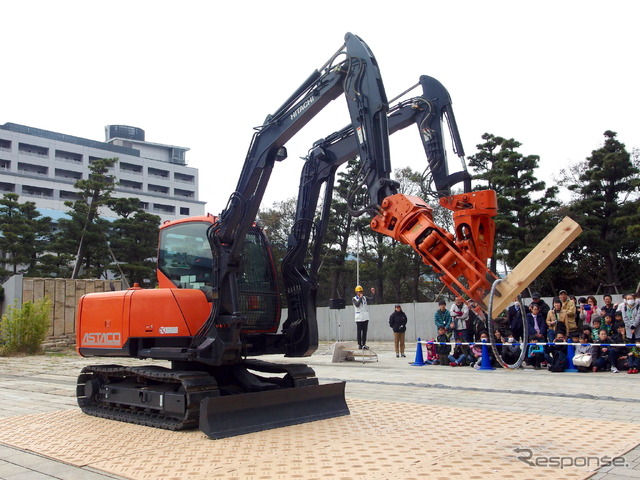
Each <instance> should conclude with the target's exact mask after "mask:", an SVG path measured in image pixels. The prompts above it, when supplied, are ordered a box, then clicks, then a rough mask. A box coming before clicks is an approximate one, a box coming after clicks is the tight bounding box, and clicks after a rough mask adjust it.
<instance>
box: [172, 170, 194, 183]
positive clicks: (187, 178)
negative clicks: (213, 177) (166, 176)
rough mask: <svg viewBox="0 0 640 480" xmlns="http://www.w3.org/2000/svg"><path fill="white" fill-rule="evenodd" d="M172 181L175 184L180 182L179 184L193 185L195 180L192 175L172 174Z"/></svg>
mask: <svg viewBox="0 0 640 480" xmlns="http://www.w3.org/2000/svg"><path fill="white" fill-rule="evenodd" d="M173 179H174V180H175V181H176V182H181V183H193V182H194V180H195V177H194V176H193V175H186V174H184V173H178V172H176V173H174V174H173Z"/></svg>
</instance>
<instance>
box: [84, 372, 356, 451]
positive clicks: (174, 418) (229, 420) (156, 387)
mask: <svg viewBox="0 0 640 480" xmlns="http://www.w3.org/2000/svg"><path fill="white" fill-rule="evenodd" d="M215 370H217V372H216V371H215ZM215 370H214V371H211V372H206V371H192V370H182V369H180V366H174V368H166V367H161V366H156V365H151V366H143V367H124V366H120V365H94V366H88V367H85V368H84V369H83V370H82V373H81V374H80V376H79V377H78V385H77V390H76V396H77V399H78V405H79V406H80V408H81V410H82V411H83V412H84V413H87V414H89V415H93V416H96V417H102V418H108V419H111V420H119V421H123V422H128V423H135V424H138V425H146V426H149V427H156V428H164V429H167V430H184V429H191V428H200V430H202V431H203V432H204V433H205V434H206V435H207V436H209V437H210V438H213V439H217V438H225V437H230V436H234V435H241V434H244V433H249V432H255V431H260V430H266V429H270V428H276V427H281V426H286V425H293V424H296V423H304V422H309V421H314V420H322V419H325V418H333V417H336V416H341V415H349V408H348V407H347V404H346V402H345V399H344V386H345V384H344V382H341V383H333V384H327V385H319V384H318V379H317V378H316V376H315V372H314V371H313V369H311V368H309V367H308V366H307V365H303V364H275V363H269V362H263V361H260V360H246V361H244V362H242V363H239V364H236V365H233V366H232V367H229V368H219V369H215ZM216 374H217V376H216ZM265 375H271V376H265ZM292 389H295V392H293V391H292Z"/></svg>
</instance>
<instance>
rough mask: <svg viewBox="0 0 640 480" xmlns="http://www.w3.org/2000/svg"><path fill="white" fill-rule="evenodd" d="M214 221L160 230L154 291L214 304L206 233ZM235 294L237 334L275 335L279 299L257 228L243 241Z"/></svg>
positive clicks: (267, 250) (201, 220)
mask: <svg viewBox="0 0 640 480" xmlns="http://www.w3.org/2000/svg"><path fill="white" fill-rule="evenodd" d="M216 220H217V217H214V216H212V215H208V216H205V217H191V218H187V219H181V220H177V221H172V222H166V223H165V224H163V225H162V226H161V227H160V235H159V238H158V270H157V276H158V286H159V287H160V288H180V289H196V290H201V291H203V292H204V294H205V295H206V297H207V300H208V301H209V302H212V301H214V300H215V299H214V283H213V278H212V277H213V266H214V265H213V261H214V260H213V253H212V251H211V245H210V244H209V240H208V237H207V233H208V231H209V229H210V228H211V226H212V225H213V224H214V223H215V221H216ZM238 292H239V304H240V311H241V312H242V314H243V315H242V317H243V321H242V326H241V331H242V333H243V334H258V333H275V332H276V331H277V330H278V326H279V324H280V310H281V308H280V307H281V305H280V303H281V302H280V294H279V291H278V285H277V281H276V271H275V267H274V264H273V258H272V256H271V247H270V244H269V241H268V240H267V237H266V236H265V234H264V232H263V231H262V229H261V228H259V227H258V226H257V225H254V226H253V227H251V228H250V229H249V231H248V232H247V235H246V237H245V242H244V245H243V254H242V263H241V265H240V274H239V275H238ZM208 314H209V312H206V315H208ZM206 315H205V316H204V317H203V319H202V320H203V322H204V320H205V319H206ZM253 353H254V354H256V353H257V352H253Z"/></svg>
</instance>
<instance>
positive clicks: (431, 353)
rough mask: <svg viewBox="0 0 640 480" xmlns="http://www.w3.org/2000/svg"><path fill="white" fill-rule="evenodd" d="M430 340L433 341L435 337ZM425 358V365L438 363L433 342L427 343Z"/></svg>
mask: <svg viewBox="0 0 640 480" xmlns="http://www.w3.org/2000/svg"><path fill="white" fill-rule="evenodd" d="M431 341H432V342H435V341H436V339H435V338H432V339H431ZM426 350H427V358H425V360H424V364H425V365H438V364H439V363H440V362H439V361H438V352H437V351H436V346H435V345H434V344H433V343H427V345H426Z"/></svg>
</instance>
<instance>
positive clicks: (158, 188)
mask: <svg viewBox="0 0 640 480" xmlns="http://www.w3.org/2000/svg"><path fill="white" fill-rule="evenodd" d="M147 190H148V191H149V192H153V193H169V187H163V186H162V185H154V184H153V183H150V184H149V185H148V187H147Z"/></svg>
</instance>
